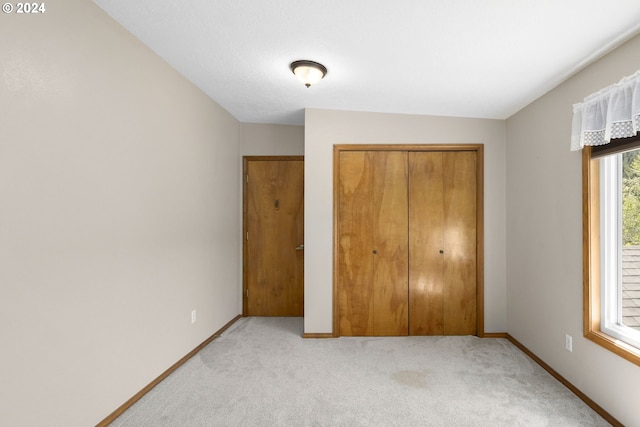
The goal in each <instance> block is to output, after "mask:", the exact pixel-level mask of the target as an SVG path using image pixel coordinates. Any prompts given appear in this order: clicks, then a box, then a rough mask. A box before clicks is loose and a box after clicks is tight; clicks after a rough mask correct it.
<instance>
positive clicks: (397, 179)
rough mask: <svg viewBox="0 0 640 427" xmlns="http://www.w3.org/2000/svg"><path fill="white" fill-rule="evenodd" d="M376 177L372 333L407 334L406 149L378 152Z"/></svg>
mask: <svg viewBox="0 0 640 427" xmlns="http://www.w3.org/2000/svg"><path fill="white" fill-rule="evenodd" d="M370 155H371V157H372V158H375V161H374V164H375V169H374V176H373V183H374V185H373V189H374V190H373V191H374V193H373V195H372V196H373V197H372V199H371V200H370V201H369V203H372V205H373V206H372V207H373V215H374V217H373V230H374V235H373V239H374V240H373V247H372V248H371V253H373V260H374V261H373V267H374V268H373V271H374V279H373V319H374V323H373V333H374V335H407V333H408V293H407V286H408V269H409V260H408V247H407V238H408V200H407V197H408V194H407V185H408V184H407V178H408V176H407V167H408V165H407V157H408V156H407V152H401V151H379V152H372V153H370Z"/></svg>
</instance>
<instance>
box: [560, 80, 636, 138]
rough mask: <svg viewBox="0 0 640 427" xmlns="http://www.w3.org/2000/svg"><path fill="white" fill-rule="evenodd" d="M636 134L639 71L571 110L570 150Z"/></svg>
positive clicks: (575, 105)
mask: <svg viewBox="0 0 640 427" xmlns="http://www.w3.org/2000/svg"><path fill="white" fill-rule="evenodd" d="M638 131H640V70H639V71H636V72H635V74H633V75H631V76H628V77H625V78H623V79H622V80H620V81H619V82H618V83H616V84H614V85H611V86H609V87H606V88H604V89H602V90H600V91H598V92H596V93H594V94H592V95H589V96H587V97H586V98H585V99H584V101H583V102H582V103H580V104H574V106H573V124H572V129H571V150H572V151H575V150H580V149H581V148H582V147H584V146H585V145H603V144H608V143H609V142H611V139H613V138H627V137H630V136H634V135H635V134H636V133H637V132H638Z"/></svg>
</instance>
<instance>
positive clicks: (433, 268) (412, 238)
mask: <svg viewBox="0 0 640 427" xmlns="http://www.w3.org/2000/svg"><path fill="white" fill-rule="evenodd" d="M442 169H443V153H442V152H412V153H410V154H409V334H410V335H442V334H443V333H444V311H443V310H444V305H443V271H444V254H441V253H440V251H441V250H443V249H444V243H443V235H444V234H443V228H444V209H443V200H444V194H443V191H444V183H443V170H442Z"/></svg>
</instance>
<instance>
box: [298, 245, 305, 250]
mask: <svg viewBox="0 0 640 427" xmlns="http://www.w3.org/2000/svg"><path fill="white" fill-rule="evenodd" d="M296 251H304V245H300V246H298V247H297V248H296Z"/></svg>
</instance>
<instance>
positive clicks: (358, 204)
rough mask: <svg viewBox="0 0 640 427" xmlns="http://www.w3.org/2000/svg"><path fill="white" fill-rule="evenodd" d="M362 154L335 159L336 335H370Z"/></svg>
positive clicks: (367, 159)
mask: <svg viewBox="0 0 640 427" xmlns="http://www.w3.org/2000/svg"><path fill="white" fill-rule="evenodd" d="M372 160H373V159H372V158H371V156H370V155H368V154H367V152H365V151H343V152H341V153H340V158H339V162H340V164H339V169H340V171H339V184H338V185H339V196H338V201H337V203H338V204H339V206H338V251H339V255H338V265H337V266H336V267H337V268H338V277H337V280H338V288H337V290H338V294H337V298H338V309H339V332H340V335H347V336H348V335H373V333H374V327H373V254H372V249H373V218H374V215H373V212H374V210H373V203H371V200H372V195H373V166H374V165H373V164H372Z"/></svg>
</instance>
